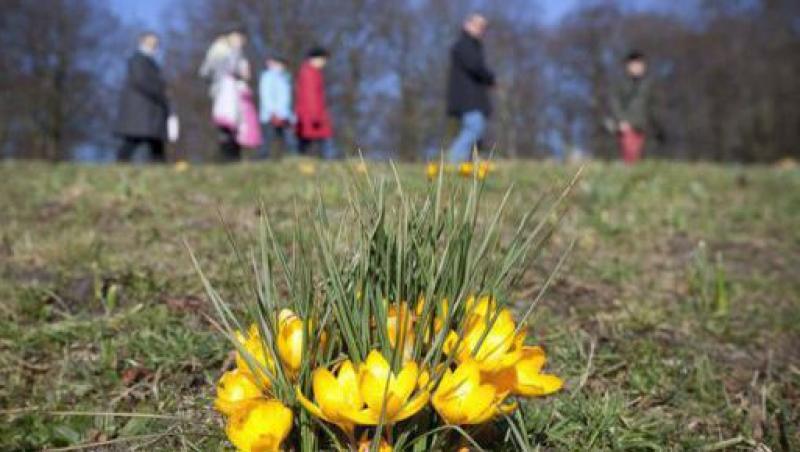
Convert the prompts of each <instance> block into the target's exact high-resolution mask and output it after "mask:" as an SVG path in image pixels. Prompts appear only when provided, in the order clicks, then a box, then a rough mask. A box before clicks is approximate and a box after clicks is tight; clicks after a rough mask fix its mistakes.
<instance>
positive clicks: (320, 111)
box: [294, 47, 336, 159]
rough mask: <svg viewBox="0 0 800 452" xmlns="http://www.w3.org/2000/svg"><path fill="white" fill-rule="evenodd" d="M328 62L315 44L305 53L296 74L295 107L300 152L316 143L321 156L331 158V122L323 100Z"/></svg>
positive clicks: (325, 52) (324, 54)
mask: <svg viewBox="0 0 800 452" xmlns="http://www.w3.org/2000/svg"><path fill="white" fill-rule="evenodd" d="M327 62H328V51H327V50H325V49H323V48H321V47H315V48H313V49H311V51H310V52H308V56H307V57H306V60H305V61H304V62H303V65H302V66H301V67H300V72H299V73H298V75H297V83H296V85H295V107H294V108H295V116H296V117H297V137H298V139H299V140H300V152H301V153H303V154H307V153H308V152H309V148H310V147H311V146H312V145H318V146H319V147H320V148H321V154H322V156H323V157H324V158H326V159H332V158H335V157H336V149H335V147H334V145H333V123H332V122H331V118H330V115H329V114H328V106H327V104H326V101H325V77H324V75H323V73H322V69H323V68H324V67H325V64H326V63H327Z"/></svg>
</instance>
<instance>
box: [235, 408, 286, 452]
mask: <svg viewBox="0 0 800 452" xmlns="http://www.w3.org/2000/svg"><path fill="white" fill-rule="evenodd" d="M292 419H293V416H292V410H290V409H289V408H287V407H286V406H284V405H283V404H282V403H281V402H280V401H278V400H274V399H271V400H265V399H260V400H255V401H251V402H248V406H247V407H246V408H245V409H242V410H239V411H236V412H235V413H234V414H233V415H232V416H231V417H230V419H229V420H228V425H227V427H226V428H225V433H226V434H227V435H228V439H229V440H230V441H231V442H232V443H233V445H234V446H236V448H237V449H238V450H239V451H241V452H271V451H278V450H280V447H281V443H282V442H283V440H284V439H286V437H287V436H288V435H289V432H290V431H291V430H292Z"/></svg>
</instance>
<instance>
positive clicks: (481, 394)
mask: <svg viewBox="0 0 800 452" xmlns="http://www.w3.org/2000/svg"><path fill="white" fill-rule="evenodd" d="M507 394H508V392H507V391H499V390H498V389H497V388H495V386H493V385H491V384H482V382H481V373H480V368H479V367H478V363H477V362H475V361H474V360H471V359H469V360H466V361H464V362H463V363H461V364H459V366H458V367H457V368H456V370H455V372H453V371H452V370H450V369H447V370H446V371H445V373H444V376H442V380H441V382H440V383H439V387H438V388H436V391H435V392H434V393H433V397H432V399H431V403H432V404H433V408H434V409H435V410H436V412H437V413H439V416H441V417H442V419H444V421H445V422H447V423H448V424H455V425H474V424H482V423H484V422H486V421H488V420H490V419H492V418H493V417H495V416H497V415H498V414H500V413H510V412H511V411H513V410H514V409H515V408H516V404H514V403H511V404H506V405H503V404H502V402H503V400H504V399H505V397H506V395H507Z"/></svg>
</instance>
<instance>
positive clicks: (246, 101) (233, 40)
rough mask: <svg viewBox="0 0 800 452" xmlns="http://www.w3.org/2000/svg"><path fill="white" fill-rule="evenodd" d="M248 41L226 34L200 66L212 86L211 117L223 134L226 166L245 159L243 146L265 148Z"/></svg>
mask: <svg viewBox="0 0 800 452" xmlns="http://www.w3.org/2000/svg"><path fill="white" fill-rule="evenodd" d="M246 43H247V38H246V36H245V35H244V33H242V32H241V31H238V30H237V31H231V32H229V33H225V34H223V35H221V36H219V37H217V39H215V40H214V42H213V43H212V44H211V47H209V49H208V51H207V52H206V56H205V59H204V60H203V64H202V65H201V66H200V76H201V77H203V78H204V79H206V80H207V81H208V82H209V96H210V97H211V103H212V107H211V117H212V121H213V123H214V125H216V126H217V130H218V132H219V136H218V141H219V152H220V157H221V158H222V160H223V161H224V162H235V161H238V160H240V159H241V153H242V146H243V145H244V146H245V147H257V146H258V145H260V144H261V130H260V125H259V124H258V117H257V115H256V112H255V105H254V103H253V94H252V91H251V90H250V88H249V87H248V86H247V82H248V81H249V80H250V64H249V63H248V61H247V59H246V58H245V57H244V46H245V44H246Z"/></svg>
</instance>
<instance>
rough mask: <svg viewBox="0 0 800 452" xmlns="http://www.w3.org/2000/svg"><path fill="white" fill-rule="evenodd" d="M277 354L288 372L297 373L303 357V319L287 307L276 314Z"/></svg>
mask: <svg viewBox="0 0 800 452" xmlns="http://www.w3.org/2000/svg"><path fill="white" fill-rule="evenodd" d="M278 355H280V357H281V361H282V362H283V364H284V366H285V368H286V369H287V370H288V371H289V373H290V374H297V372H298V371H299V370H300V364H301V362H302V358H303V320H302V319H301V318H300V317H298V316H297V315H296V314H295V313H294V312H292V311H291V310H289V309H283V310H281V312H280V314H278Z"/></svg>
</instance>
